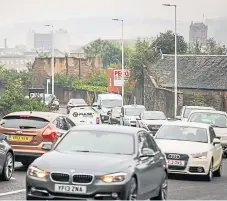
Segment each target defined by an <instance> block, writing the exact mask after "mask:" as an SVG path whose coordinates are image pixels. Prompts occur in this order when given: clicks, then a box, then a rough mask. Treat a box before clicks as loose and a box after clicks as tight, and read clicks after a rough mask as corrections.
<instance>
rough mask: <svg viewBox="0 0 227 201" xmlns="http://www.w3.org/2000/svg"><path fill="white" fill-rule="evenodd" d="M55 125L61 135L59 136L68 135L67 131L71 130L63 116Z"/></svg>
mask: <svg viewBox="0 0 227 201" xmlns="http://www.w3.org/2000/svg"><path fill="white" fill-rule="evenodd" d="M53 123H54V125H55V126H56V128H57V132H58V133H59V136H62V135H63V134H65V133H66V131H67V130H69V126H68V124H67V122H66V120H65V118H64V117H62V116H60V117H58V118H57V119H56V120H55V121H54V122H53Z"/></svg>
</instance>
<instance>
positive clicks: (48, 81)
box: [47, 79, 50, 94]
mask: <svg viewBox="0 0 227 201" xmlns="http://www.w3.org/2000/svg"><path fill="white" fill-rule="evenodd" d="M49 83H50V79H47V94H49Z"/></svg>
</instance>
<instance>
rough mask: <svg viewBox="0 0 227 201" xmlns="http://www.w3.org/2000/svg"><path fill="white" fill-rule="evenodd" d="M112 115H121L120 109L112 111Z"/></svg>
mask: <svg viewBox="0 0 227 201" xmlns="http://www.w3.org/2000/svg"><path fill="white" fill-rule="evenodd" d="M112 113H113V114H119V113H121V108H114V109H113V110H112Z"/></svg>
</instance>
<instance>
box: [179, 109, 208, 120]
mask: <svg viewBox="0 0 227 201" xmlns="http://www.w3.org/2000/svg"><path fill="white" fill-rule="evenodd" d="M195 110H212V109H210V108H206V109H204V108H186V109H185V110H184V115H183V117H184V118H188V116H189V114H190V113H191V111H195Z"/></svg>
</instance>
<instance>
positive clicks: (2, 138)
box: [0, 133, 7, 141]
mask: <svg viewBox="0 0 227 201" xmlns="http://www.w3.org/2000/svg"><path fill="white" fill-rule="evenodd" d="M6 139H7V136H6V135H5V134H3V133H0V141H3V140H6Z"/></svg>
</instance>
